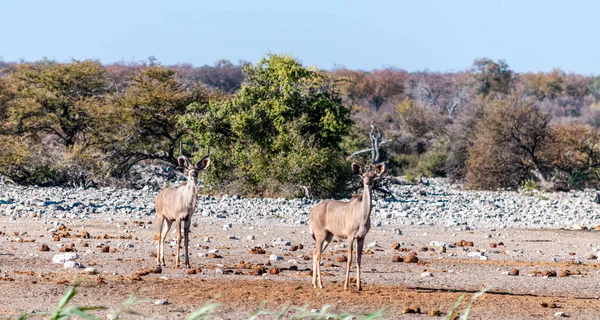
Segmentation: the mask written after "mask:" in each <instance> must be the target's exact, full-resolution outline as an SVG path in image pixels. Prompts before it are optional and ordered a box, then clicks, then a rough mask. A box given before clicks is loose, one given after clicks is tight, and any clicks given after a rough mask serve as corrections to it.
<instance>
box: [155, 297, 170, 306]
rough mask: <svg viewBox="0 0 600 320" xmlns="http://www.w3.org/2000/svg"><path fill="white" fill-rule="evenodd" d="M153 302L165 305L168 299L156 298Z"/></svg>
mask: <svg viewBox="0 0 600 320" xmlns="http://www.w3.org/2000/svg"><path fill="white" fill-rule="evenodd" d="M154 304H155V305H157V306H161V305H166V304H169V300H168V299H158V300H156V301H154Z"/></svg>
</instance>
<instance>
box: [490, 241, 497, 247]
mask: <svg viewBox="0 0 600 320" xmlns="http://www.w3.org/2000/svg"><path fill="white" fill-rule="evenodd" d="M497 247H498V244H497V243H495V242H492V243H490V248H497Z"/></svg>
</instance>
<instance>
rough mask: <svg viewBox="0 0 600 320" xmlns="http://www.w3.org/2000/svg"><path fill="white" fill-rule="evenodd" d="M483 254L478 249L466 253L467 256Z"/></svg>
mask: <svg viewBox="0 0 600 320" xmlns="http://www.w3.org/2000/svg"><path fill="white" fill-rule="evenodd" d="M483 255H484V253H483V252H480V251H473V252H469V253H467V257H481V256H483Z"/></svg>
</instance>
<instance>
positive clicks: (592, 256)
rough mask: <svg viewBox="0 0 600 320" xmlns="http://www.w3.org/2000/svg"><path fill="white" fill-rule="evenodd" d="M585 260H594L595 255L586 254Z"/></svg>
mask: <svg viewBox="0 0 600 320" xmlns="http://www.w3.org/2000/svg"><path fill="white" fill-rule="evenodd" d="M587 258H588V260H596V259H598V257H597V256H596V255H595V254H593V253H591V252H590V253H588V254H587Z"/></svg>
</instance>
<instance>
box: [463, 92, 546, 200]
mask: <svg viewBox="0 0 600 320" xmlns="http://www.w3.org/2000/svg"><path fill="white" fill-rule="evenodd" d="M549 122H550V118H549V116H548V115H547V114H545V113H544V112H542V111H541V110H540V109H539V108H538V107H537V105H536V104H534V103H532V102H529V101H526V100H524V99H523V98H522V96H521V95H519V94H517V95H514V96H511V97H508V98H506V99H500V100H496V101H493V102H491V103H489V104H488V105H487V106H486V107H485V109H484V115H483V117H482V119H481V120H480V121H479V122H478V123H477V124H476V129H475V130H476V135H475V138H474V139H475V140H474V142H473V145H472V147H471V148H470V150H469V156H468V159H467V166H466V167H467V176H466V178H467V186H468V187H470V188H474V189H495V188H506V187H512V188H517V187H519V186H520V185H521V184H522V182H523V181H525V179H527V178H528V177H529V176H530V175H532V174H533V175H535V176H536V178H538V179H542V180H543V181H541V182H542V183H545V182H546V181H545V177H546V176H547V171H548V168H547V167H545V166H544V163H543V161H542V158H541V154H540V153H541V150H542V149H543V148H544V147H545V146H546V145H547V144H548V142H549V141H550V126H549Z"/></svg>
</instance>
